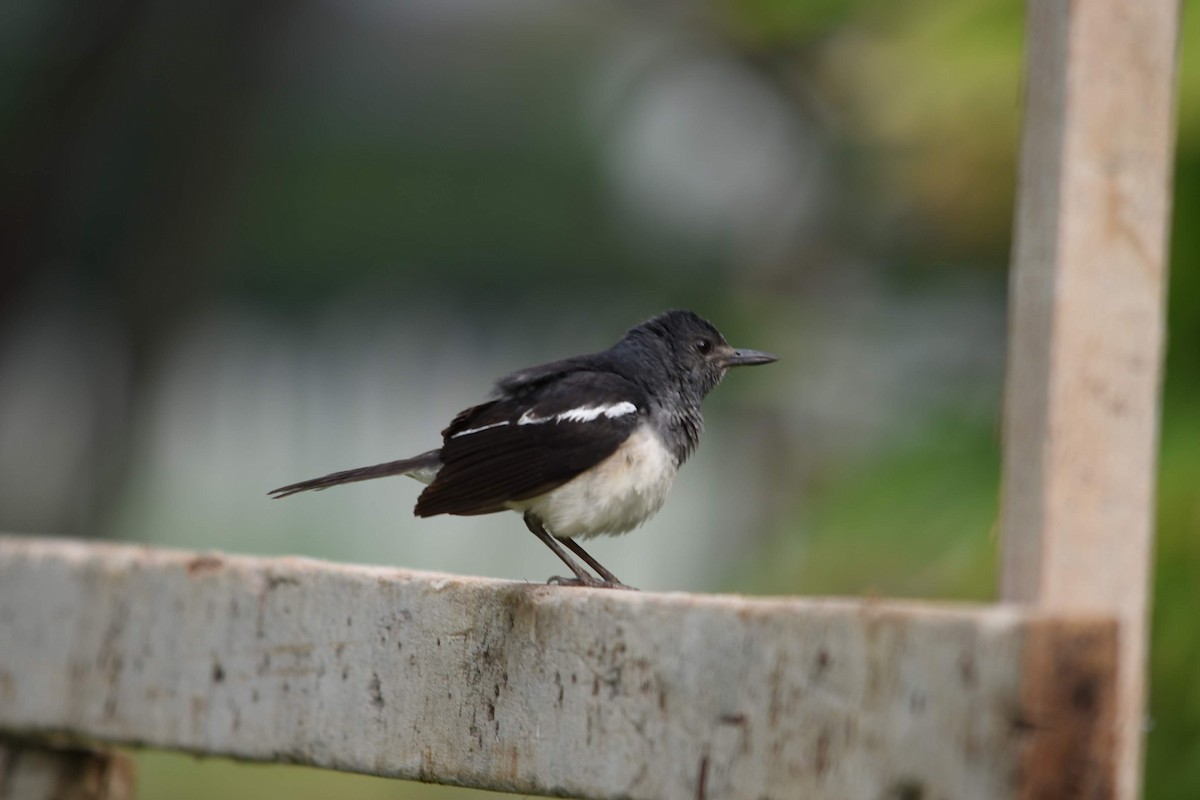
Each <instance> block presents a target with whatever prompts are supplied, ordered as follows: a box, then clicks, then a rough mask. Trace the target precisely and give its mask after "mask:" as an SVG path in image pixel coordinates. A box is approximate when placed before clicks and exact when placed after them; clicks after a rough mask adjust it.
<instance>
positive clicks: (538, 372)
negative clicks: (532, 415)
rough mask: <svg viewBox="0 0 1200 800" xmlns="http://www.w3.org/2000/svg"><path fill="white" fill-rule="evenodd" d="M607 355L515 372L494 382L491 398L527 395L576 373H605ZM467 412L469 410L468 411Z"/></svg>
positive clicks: (578, 358)
mask: <svg viewBox="0 0 1200 800" xmlns="http://www.w3.org/2000/svg"><path fill="white" fill-rule="evenodd" d="M608 365H609V358H608V353H607V351H606V352H603V353H593V354H590V355H586V356H574V357H572V358H564V359H562V360H561V361H551V362H549V363H546V364H538V365H537V366H534V367H526V368H525V369H519V370H517V371H516V372H510V373H509V374H508V375H505V376H504V377H503V378H500V379H498V380H497V381H496V383H495V385H494V386H493V387H492V393H491V396H492V397H493V398H497V399H504V398H506V397H515V396H518V395H529V394H532V393H533V392H536V391H537V390H539V389H542V388H544V387H546V386H548V385H549V384H550V383H552V382H553V381H556V380H561V379H563V378H565V377H566V376H568V375H571V374H574V373H577V372H588V373H605V372H609V369H608ZM468 410H469V409H468Z"/></svg>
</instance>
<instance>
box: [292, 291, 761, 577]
mask: <svg viewBox="0 0 1200 800" xmlns="http://www.w3.org/2000/svg"><path fill="white" fill-rule="evenodd" d="M776 360H777V359H776V357H775V356H773V355H771V354H770V353H764V352H761V351H758V350H739V349H735V348H733V347H731V346H730V345H729V343H728V342H726V341H725V337H724V336H722V335H721V332H720V331H718V330H717V328H716V327H715V326H714V325H713V324H712V323H711V322H709V321H708V320H706V319H704V318H703V317H701V316H700V315H698V314H696V313H695V312H692V311H686V310H681V309H674V310H670V311H665V312H663V313H661V314H658V315H656V316H654V317H651V318H650V319H648V320H646V321H645V322H642V323H640V324H638V325H635V326H634V327H632V328H630V329H629V330H628V331H626V333H625V335H624V336H622V337H621V338H620V340H618V341H617V343H616V344H614V345H613V346H612V347H610V348H608V349H607V350H602V351H600V352H596V353H590V354H587V355H580V356H574V357H571V358H566V359H562V360H560V361H552V362H549V363H546V364H540V365H538V366H533V367H528V368H525V369H520V370H517V371H516V372H513V373H510V374H508V375H505V376H504V377H502V378H500V379H499V380H497V381H496V382H495V385H494V387H493V389H492V392H491V394H490V395H489V396H488V398H487V399H486V400H485V401H484V402H483V403H480V404H479V405H475V406H471V407H470V408H468V409H466V410H465V411H462V412H461V413H459V414H458V415H457V416H456V417H454V419H453V420H452V421H451V422H450V424H449V425H448V426H447V427H446V428H445V429H444V430H443V431H442V433H441V435H442V445H441V447H438V448H434V449H432V450H427V451H425V452H424V453H420V454H419V455H415V456H412V457H411V458H403V459H400V460H398V461H389V462H387V463H384V464H376V465H373V466H368V467H358V468H356V469H349V470H344V471H342V472H334V473H332V474H329V475H325V476H323V477H320V478H313V479H311V480H305V481H300V482H299V483H292V484H289V485H287V486H282V487H280V488H278V489H274V490H272V491H271V492H269V493H268V494H269V495H270V496H271V497H274V498H276V499H279V498H283V497H288V496H290V495H294V494H297V493H299V492H307V491H313V490H320V489H327V488H329V487H330V486H337V485H340V484H346V483H353V482H356V481H364V480H370V479H373V478H383V477H388V476H393V475H404V476H408V477H410V478H414V479H416V480H418V481H420V482H422V483H424V484H426V486H425V488H424V490H423V491H422V492H421V493H420V496H419V497H418V498H417V504H416V507H415V509H414V514H415V515H416V516H418V517H432V516H436V515H438V514H453V515H459V516H471V515H476V514H491V513H494V512H500V511H506V510H512V511H516V512H518V513H520V514H521V515H522V516H523V518H524V521H525V526H526V527H527V528H528V529H529V530H530V532H532V533H533V535H534V536H536V537H537V538H538V539H539V540H540V541H541V542H542V543H543V544H545V545H546V546H547V547H549V548H550V550H551V551H553V552H554V554H555V555H556V556H557V557H558V558H559V559H560V560H561V561H562V562H563V563H564V564H565V565H566V566H567V568H568V569H570V570H571V573H572V575H573V577H562V576H555V577H552V578H550V579H549V581H547V582H548V583H551V584H558V585H562V586H579V587H591V588H602V589H631V588H633V587H630V586H628V585H626V584H624V583H622V582H621V581H620V580H619V579H618V578H617V576H616V575H614V574H613V573H612V572H610V571H609V570H608V569H606V568H605V567H604V566H603V565H601V564H600V562H598V561H597V560H596V559H595V558H593V557H592V556H591V555H589V554H588V552H587V551H586V550H584V549H583V547H582V546H581V545H580V544H579V543H578V542H577V541H576V540H577V539H590V538H592V537H595V536H601V535H617V534H622V533H627V532H629V531H631V530H633V529H634V528H637V527H639V526H640V525H641V524H642V523H644V522H645V521H646V520H647V519H649V518H650V517H652V516H654V514H655V513H657V512H658V510H659V509H660V508H661V507H662V505H663V503H664V501H665V500H666V497H667V492H668V490H669V489H670V488H671V485H672V483H673V482H674V480H675V476H676V473H677V472H678V470H679V468H680V467H681V466H682V465H683V463H684V462H685V461H687V460H688V458H689V456H691V455H692V453H693V452H694V451H695V449H696V447H697V445H698V444H699V442H700V433H701V431H702V429H703V427H704V418H703V416H702V414H701V410H700V404H701V401H702V400H703V399H704V398H705V396H706V395H707V394H708V393H709V392H711V391H712V390H713V389H714V388H716V386H717V385H718V384H719V383H720V382H721V381H722V379H723V378H724V377H725V374H726V373H727V372H728V371H729V370H730V369H731V368H733V367H741V366H753V365H758V364H769V363H771V362H773V361H776ZM568 551H570V552H568ZM572 554H574V555H575V556H577V557H578V558H579V559H581V560H582V561H583V562H584V563H585V564H587V566H588V567H591V569H592V570H593V571H594V573H595V574H594V575H593V574H592V573H589V572H588V571H587V570H586V569H585V568H584V567H583V566H581V565H580V564H579V563H578V562H577V561H576V560H575V559H574V558H572V557H571V556H572Z"/></svg>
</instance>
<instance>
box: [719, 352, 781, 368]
mask: <svg viewBox="0 0 1200 800" xmlns="http://www.w3.org/2000/svg"><path fill="white" fill-rule="evenodd" d="M778 360H779V359H777V358H776V357H775V356H773V355H771V354H770V353H763V352H761V351H759V350H732V351H730V353H729V355H727V356H725V361H724V366H726V367H753V366H754V365H756V364H770V363H771V362H772V361H778Z"/></svg>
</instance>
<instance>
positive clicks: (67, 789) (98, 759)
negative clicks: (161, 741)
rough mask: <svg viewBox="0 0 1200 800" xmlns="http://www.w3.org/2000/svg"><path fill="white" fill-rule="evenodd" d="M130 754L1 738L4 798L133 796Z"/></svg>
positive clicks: (118, 799)
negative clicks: (61, 747) (64, 747)
mask: <svg viewBox="0 0 1200 800" xmlns="http://www.w3.org/2000/svg"><path fill="white" fill-rule="evenodd" d="M133 776H134V768H133V762H132V761H131V760H130V759H129V757H128V756H125V755H122V754H120V753H111V752H106V751H97V750H85V749H61V750H60V749H56V748H51V747H44V746H39V745H34V744H29V743H23V742H17V741H12V740H3V739H0V800H132V799H133V797H134V777H133Z"/></svg>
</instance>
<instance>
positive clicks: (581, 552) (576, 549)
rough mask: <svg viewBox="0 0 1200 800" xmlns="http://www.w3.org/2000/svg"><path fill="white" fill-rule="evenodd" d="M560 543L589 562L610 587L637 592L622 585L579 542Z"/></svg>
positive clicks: (563, 541)
mask: <svg viewBox="0 0 1200 800" xmlns="http://www.w3.org/2000/svg"><path fill="white" fill-rule="evenodd" d="M558 541H560V542H562V543H563V544H565V545H566V546H567V547H568V548H570V550H571V552H572V553H574V554H575V555H577V556H579V557H580V558H582V559H583V560H584V561H585V562H587V565H588V566H589V567H591V568H592V569H594V570H596V574H597V575H599V576H600V577H601V578H604V580H605V581H607V582H608V584H609V585H610V586H612V587H613V588H615V589H633V590H634V591H635V592H636V591H637V589H634V587H632V586H629V585H628V584H624V583H621V579H620V578H618V577H617V576H616V575H613V574H612V573H611V572H609V571H608V570H607V569H605V568H604V565H603V564H601V563H600V562H599V561H597V560H596V559H595V558H593V557H592V555H591V554H590V553H588V551H587V550H584V549H583V546H582V545H580V544H579V543H578V542H576V541H575V540H574V539H559V540H558Z"/></svg>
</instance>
